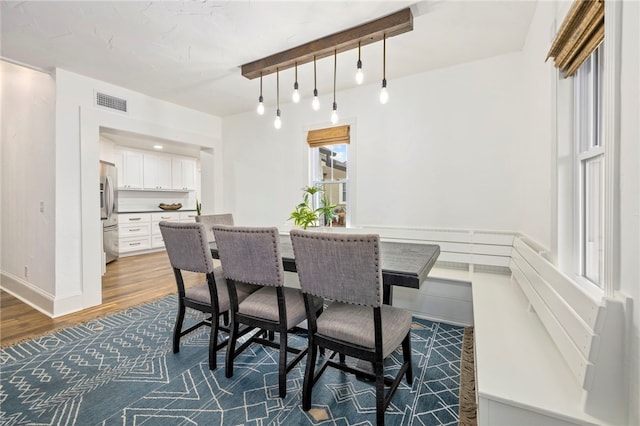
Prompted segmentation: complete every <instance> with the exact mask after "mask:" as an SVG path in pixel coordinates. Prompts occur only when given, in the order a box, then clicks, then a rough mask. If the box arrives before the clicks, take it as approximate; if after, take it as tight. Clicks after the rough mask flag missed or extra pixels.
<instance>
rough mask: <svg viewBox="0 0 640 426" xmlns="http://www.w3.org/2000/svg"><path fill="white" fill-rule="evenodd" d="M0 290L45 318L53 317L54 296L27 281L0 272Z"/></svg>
mask: <svg viewBox="0 0 640 426" xmlns="http://www.w3.org/2000/svg"><path fill="white" fill-rule="evenodd" d="M0 289H2V291H6V292H7V293H9V294H11V295H12V296H13V297H15V298H16V299H19V300H21V301H22V302H24V303H26V304H27V305H29V306H31V307H32V308H33V309H35V310H37V311H39V312H42V313H43V314H45V315H46V316H48V317H53V316H54V315H53V313H54V296H53V295H52V294H50V293H47V292H46V291H44V290H42V289H41V288H39V287H36V286H35V285H33V284H31V283H30V282H29V281H25V280H23V279H22V278H20V277H18V276H16V275H13V274H11V273H9V272H1V273H0Z"/></svg>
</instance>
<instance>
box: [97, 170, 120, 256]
mask: <svg viewBox="0 0 640 426" xmlns="http://www.w3.org/2000/svg"><path fill="white" fill-rule="evenodd" d="M117 179H118V174H117V172H116V166H115V164H112V163H107V162H106V161H100V219H102V232H103V238H102V241H103V247H104V252H105V254H106V258H107V263H109V262H113V261H114V260H116V259H117V258H118V256H119V255H120V251H119V249H118V192H117V190H116V188H117V187H118V185H117V183H118V181H117Z"/></svg>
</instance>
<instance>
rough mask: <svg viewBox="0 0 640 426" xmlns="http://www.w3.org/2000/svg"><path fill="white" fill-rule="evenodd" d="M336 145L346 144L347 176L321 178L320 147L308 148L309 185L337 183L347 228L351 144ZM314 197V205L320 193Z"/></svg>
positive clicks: (350, 213)
mask: <svg viewBox="0 0 640 426" xmlns="http://www.w3.org/2000/svg"><path fill="white" fill-rule="evenodd" d="M337 145H346V150H347V173H346V174H347V176H346V177H345V178H344V179H335V180H334V179H330V180H323V179H322V170H321V165H320V148H319V147H315V148H311V147H310V148H309V185H310V186H316V185H323V184H337V185H338V189H339V199H340V203H341V204H342V203H343V204H346V210H347V215H346V219H345V227H346V228H348V227H350V226H351V217H352V211H351V210H352V203H351V190H350V189H351V185H350V181H351V180H350V174H351V165H352V163H353V160H352V155H353V150H352V144H351V143H346V144H336V146H337ZM343 187H346V190H347V197H346V200H344V191H343ZM315 197H316V199H315V200H314V205H316V206H319V205H320V197H321V195H320V194H316V195H315Z"/></svg>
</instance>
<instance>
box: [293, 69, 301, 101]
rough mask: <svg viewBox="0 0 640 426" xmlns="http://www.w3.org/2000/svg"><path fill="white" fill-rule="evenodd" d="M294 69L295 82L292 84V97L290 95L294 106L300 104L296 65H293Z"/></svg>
mask: <svg viewBox="0 0 640 426" xmlns="http://www.w3.org/2000/svg"><path fill="white" fill-rule="evenodd" d="M295 69H296V81H295V82H294V83H293V95H291V100H292V101H293V103H294V104H297V103H298V102H300V92H298V63H297V62H296V65H295Z"/></svg>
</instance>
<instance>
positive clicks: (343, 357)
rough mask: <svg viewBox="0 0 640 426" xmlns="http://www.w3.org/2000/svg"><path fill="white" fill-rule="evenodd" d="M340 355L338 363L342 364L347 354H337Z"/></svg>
mask: <svg viewBox="0 0 640 426" xmlns="http://www.w3.org/2000/svg"><path fill="white" fill-rule="evenodd" d="M339 355H340V363H341V364H344V363H345V361H346V360H347V356H346V355H345V354H339Z"/></svg>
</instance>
